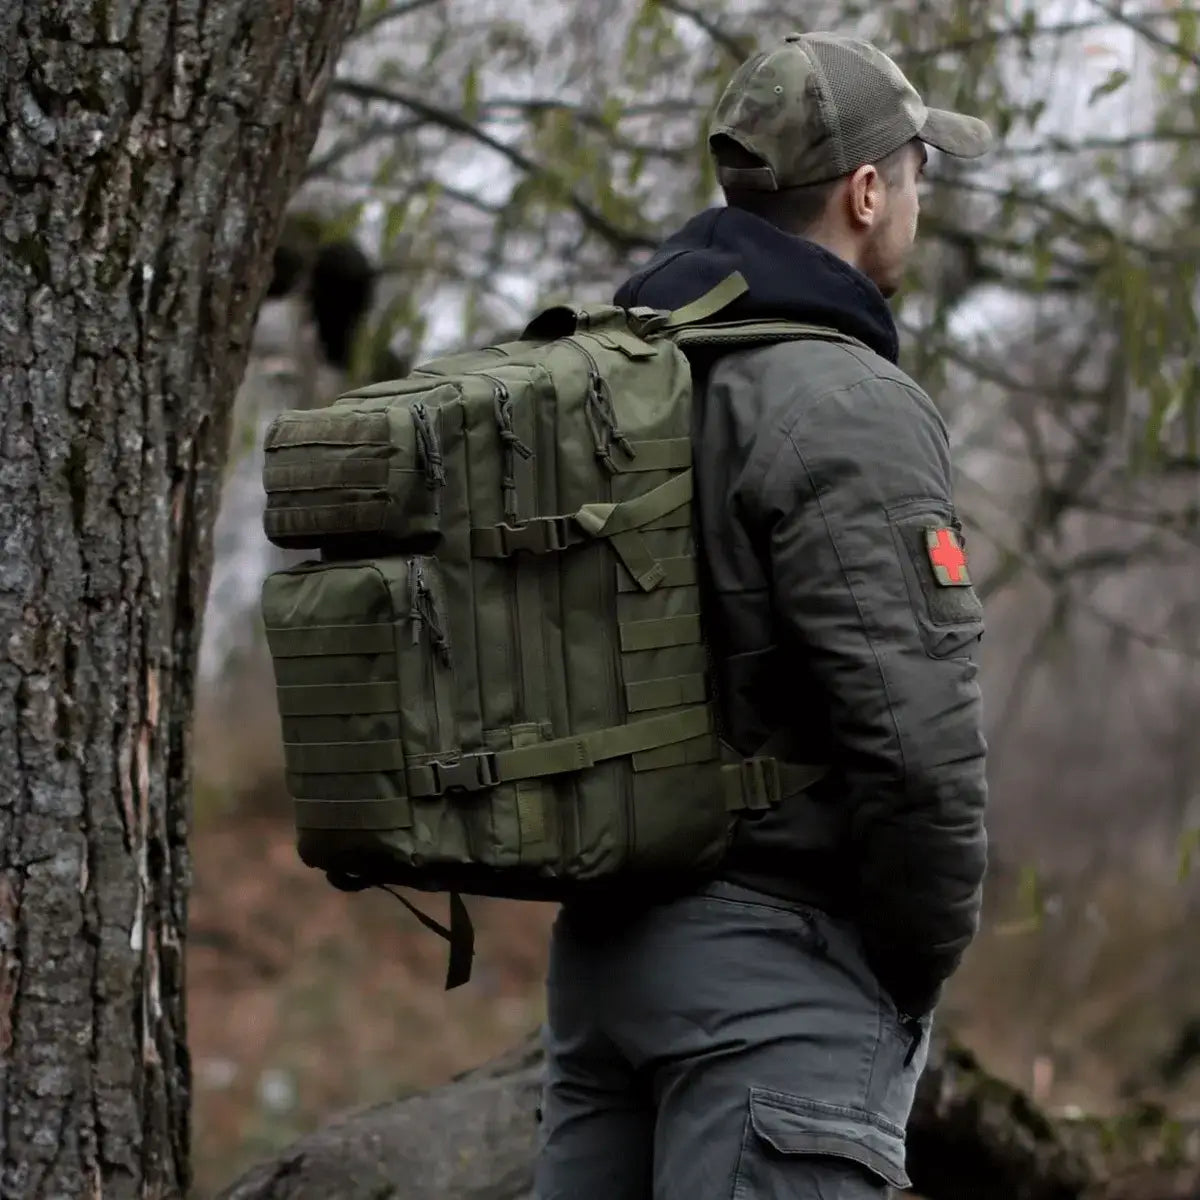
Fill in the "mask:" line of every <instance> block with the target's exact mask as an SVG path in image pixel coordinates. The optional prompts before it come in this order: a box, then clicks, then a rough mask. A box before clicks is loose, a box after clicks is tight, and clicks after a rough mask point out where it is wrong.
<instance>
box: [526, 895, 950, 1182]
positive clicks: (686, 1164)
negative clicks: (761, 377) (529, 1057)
mask: <svg viewBox="0 0 1200 1200" xmlns="http://www.w3.org/2000/svg"><path fill="white" fill-rule="evenodd" d="M928 1033H929V1022H928V1021H924V1022H922V1024H921V1027H920V1028H918V1029H910V1028H907V1027H906V1026H905V1025H904V1024H903V1022H902V1020H901V1018H900V1015H899V1014H898V1013H897V1011H896V1009H895V1006H894V1005H893V1004H892V1002H891V1000H890V999H889V998H888V997H887V995H886V994H885V993H884V992H883V991H882V989H881V988H880V987H879V984H878V983H877V981H876V979H875V976H874V974H873V973H872V972H871V969H870V968H869V967H868V966H867V963H866V962H865V960H864V958H863V955H862V951H861V949H860V945H859V940H858V937H857V934H856V933H855V931H854V929H853V927H852V926H851V925H849V924H847V923H845V922H842V921H836V920H833V919H831V918H830V917H828V916H826V915H825V914H823V913H820V912H817V911H815V910H813V909H809V908H805V907H803V906H801V905H796V904H791V903H789V902H787V901H782V900H776V899H774V898H772V897H768V896H765V895H762V894H760V893H758V892H752V891H748V890H746V889H744V888H740V887H736V886H734V885H732V884H725V883H714V884H710V885H708V886H707V887H705V888H704V889H703V890H702V891H700V892H699V893H697V894H695V895H690V896H687V897H685V898H682V899H679V900H674V901H672V902H670V903H667V904H662V905H658V906H656V907H653V908H651V909H650V910H649V911H647V912H645V913H644V914H642V915H640V916H638V917H637V918H636V919H634V920H632V921H630V922H627V923H625V924H623V925H621V924H618V925H617V926H615V927H614V928H613V929H612V930H611V931H609V932H608V933H598V932H596V931H585V930H583V929H581V928H578V927H576V928H573V922H572V918H571V914H570V913H569V912H567V911H564V912H562V913H560V914H559V917H558V920H557V922H556V925H555V929H554V936H553V940H552V944H551V953H550V974H549V1010H548V1014H547V1023H546V1028H545V1033H544V1038H545V1044H546V1052H547V1059H548V1065H547V1077H546V1084H545V1090H544V1094H543V1099H542V1124H541V1130H540V1146H539V1158H538V1165H537V1173H536V1188H535V1196H536V1200H785V1198H786V1200H882V1198H883V1197H886V1196H887V1195H888V1194H889V1185H890V1186H891V1187H896V1188H906V1187H908V1186H909V1180H908V1176H907V1174H906V1173H905V1167H904V1128H905V1126H906V1124H907V1122H908V1116H909V1110H910V1108H911V1106H912V1101H913V1092H914V1089H915V1087H916V1082H917V1078H918V1076H919V1075H920V1073H921V1071H922V1070H923V1069H924V1065H925V1058H926V1054H927V1052H928V1043H929V1037H928Z"/></svg>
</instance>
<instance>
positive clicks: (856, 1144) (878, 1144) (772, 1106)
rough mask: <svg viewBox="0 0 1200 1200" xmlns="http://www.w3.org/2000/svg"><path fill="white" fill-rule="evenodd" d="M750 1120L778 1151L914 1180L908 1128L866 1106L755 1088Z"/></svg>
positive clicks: (903, 1181)
mask: <svg viewBox="0 0 1200 1200" xmlns="http://www.w3.org/2000/svg"><path fill="white" fill-rule="evenodd" d="M750 1123H751V1125H752V1126H753V1128H754V1132H755V1133H756V1134H757V1135H758V1137H759V1138H760V1139H761V1140H762V1141H764V1142H766V1143H767V1145H769V1146H771V1147H772V1149H774V1150H775V1151H777V1152H778V1153H779V1154H813V1155H820V1154H826V1155H831V1156H832V1157H834V1158H848V1159H850V1160H851V1161H853V1162H856V1163H860V1164H861V1165H862V1166H864V1167H866V1168H867V1169H868V1170H869V1171H873V1172H874V1173H875V1174H876V1175H878V1176H879V1177H880V1178H882V1179H884V1180H886V1181H887V1183H889V1184H890V1185H891V1186H892V1187H894V1188H900V1189H904V1188H908V1187H911V1186H912V1181H911V1180H910V1179H909V1178H908V1174H907V1172H906V1171H905V1167H904V1131H903V1130H902V1129H899V1128H898V1127H897V1126H895V1125H893V1124H892V1123H891V1122H890V1121H885V1120H884V1119H883V1118H882V1117H878V1116H875V1115H874V1114H873V1113H869V1112H866V1111H865V1110H863V1109H859V1108H848V1107H844V1106H842V1105H837V1104H824V1103H822V1102H820V1101H817V1100H803V1099H801V1098H800V1097H798V1096H788V1095H784V1094H783V1093H782V1092H771V1091H767V1090H766V1089H765V1088H751V1089H750Z"/></svg>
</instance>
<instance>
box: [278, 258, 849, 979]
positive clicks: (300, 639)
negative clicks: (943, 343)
mask: <svg viewBox="0 0 1200 1200" xmlns="http://www.w3.org/2000/svg"><path fill="white" fill-rule="evenodd" d="M744 291H745V283H744V281H743V280H742V278H741V276H739V275H735V276H732V277H730V278H729V279H727V280H725V281H724V283H722V284H721V285H720V286H719V287H717V288H716V289H714V291H713V292H711V293H709V294H708V295H707V296H705V297H702V298H701V299H700V300H698V301H696V302H695V303H694V304H692V305H688V306H687V307H686V308H684V309H681V310H679V311H677V312H675V313H670V314H668V313H662V312H657V311H654V310H649V309H634V310H625V309H621V308H616V307H612V306H597V307H591V308H583V309H580V310H573V309H567V308H555V309H549V310H547V311H545V312H543V313H542V314H541V315H540V316H539V317H538V318H536V319H535V320H534V321H533V322H532V324H531V325H530V326H529V327H528V328H527V329H526V330H525V332H524V334H523V335H522V338H521V340H519V341H517V342H514V343H509V344H506V345H501V346H492V347H489V348H487V349H484V350H480V351H477V352H473V353H468V354H463V355H457V356H454V357H449V358H443V359H439V360H435V361H433V362H430V363H427V364H425V365H423V366H421V367H418V368H417V369H416V370H414V371H413V372H412V373H411V375H410V376H409V377H407V378H405V379H402V380H399V381H395V382H388V383H381V384H376V385H373V386H371V387H366V388H362V389H359V390H357V391H353V392H349V393H347V394H345V395H343V396H341V397H340V398H339V399H338V400H337V401H336V402H335V403H333V404H332V405H330V406H329V407H326V408H323V409H317V410H304V411H288V412H284V413H282V414H280V415H279V416H278V417H277V418H276V419H275V420H274V422H273V423H272V424H271V426H270V427H269V429H268V432H267V434H266V438H265V457H266V461H265V467H264V471H263V476H264V485H265V488H266V492H267V505H266V511H265V515H264V525H265V530H266V534H267V537H268V538H269V539H270V540H271V541H272V542H273V543H274V544H275V545H277V546H281V547H286V548H293V549H295V548H304V549H308V550H315V551H318V552H319V558H315V559H312V560H309V561H305V562H303V563H301V564H300V565H298V566H295V567H291V568H288V569H284V570H279V571H275V572H274V573H273V574H271V575H270V576H269V577H268V578H267V579H266V581H265V583H264V585H263V592H262V612H263V618H264V623H265V626H266V637H267V643H268V646H269V649H270V653H271V658H272V662H273V664H274V670H275V679H276V684H277V695H278V702H279V713H280V717H281V722H282V732H283V743H284V753H285V762H286V770H287V786H288V790H289V792H290V793H291V795H292V797H293V799H294V802H295V819H296V826H297V830H298V850H299V854H300V857H301V858H302V860H303V861H304V862H305V863H306V864H308V865H309V866H312V867H315V868H318V869H320V870H323V871H325V872H326V873H327V875H328V877H329V879H330V881H331V882H332V883H334V884H335V886H338V887H342V888H346V889H350V890H356V889H358V888H361V887H372V886H385V887H388V886H389V885H402V886H407V887H412V888H417V889H421V890H425V891H430V892H439V891H441V892H448V893H450V899H451V908H450V913H451V927H450V929H449V930H447V929H445V928H444V927H443V926H441V925H440V924H439V923H437V922H435V921H433V920H432V919H431V918H429V917H427V916H426V915H425V914H423V913H420V912H418V911H417V910H416V909H413V911H414V912H416V913H417V916H418V917H419V918H420V919H422V921H423V922H424V923H425V924H426V925H428V926H429V927H430V928H434V929H436V930H437V931H438V932H439V933H441V934H442V935H443V936H445V937H447V938H448V940H450V943H451V962H450V971H449V976H448V979H447V986H448V987H451V986H454V985H455V984H457V983H460V982H463V981H464V980H465V979H466V978H467V977H468V975H469V972H470V962H471V956H472V952H473V933H472V930H471V925H470V921H469V918H468V916H467V913H466V909H465V907H464V906H463V903H462V900H461V895H462V894H464V893H465V894H473V895H489V896H500V897H509V898H517V899H522V898H524V899H537V900H553V901H561V900H567V899H570V898H573V897H576V896H579V895H582V894H586V893H587V892H588V891H589V890H591V891H595V890H596V889H599V888H604V887H611V886H613V885H614V884H615V885H617V886H620V887H622V888H624V887H626V886H628V885H630V884H635V885H636V882H637V881H638V880H639V879H642V880H651V881H657V882H659V883H661V882H663V881H666V880H669V879H671V878H673V877H679V878H684V877H688V876H693V875H699V874H701V873H703V872H706V871H711V870H712V869H713V868H714V867H715V866H716V865H717V864H718V863H719V861H720V859H721V857H722V855H723V853H724V851H725V848H726V845H727V843H728V840H729V836H730V832H731V828H732V824H731V823H732V820H733V818H734V817H735V816H736V814H737V813H739V812H742V811H744V810H748V809H750V810H752V809H761V808H764V807H767V806H770V805H773V804H775V803H777V802H778V800H779V797H780V795H781V791H788V790H796V789H798V788H799V787H802V786H804V785H805V784H806V783H808V782H811V781H812V780H813V779H815V778H816V777H817V775H818V774H819V773H820V772H819V771H818V770H816V769H814V768H807V767H799V766H789V765H785V764H781V763H779V762H777V761H776V760H775V759H773V758H771V757H766V756H763V757H756V758H749V759H742V758H740V757H734V756H732V755H731V753H730V752H729V751H728V750H727V749H725V748H724V747H723V746H722V744H721V743H720V742H719V740H718V738H717V736H716V731H715V728H714V708H713V704H712V699H713V698H712V694H711V690H710V679H709V672H708V670H707V662H706V652H705V646H704V642H703V639H702V631H701V621H700V592H699V588H698V583H697V563H696V557H695V539H694V537H693V531H692V510H691V497H692V473H691V446H690V437H689V434H690V427H691V408H692V370H691V363H690V361H689V358H688V357H687V356H686V355H685V353H684V348H685V347H686V348H688V349H693V348H694V347H697V346H708V347H721V348H724V347H729V348H732V347H736V346H739V345H751V344H759V343H767V342H772V341H780V340H788V339H794V338H808V337H817V338H822V339H830V340H851V339H846V338H843V337H842V336H841V335H839V334H836V333H834V332H833V331H832V330H827V329H818V328H815V327H808V326H801V325H793V324H786V323H783V322H741V323H731V324H724V325H714V324H711V323H708V324H700V323H701V322H711V318H712V317H713V316H714V315H716V314H717V313H719V312H720V310H721V309H722V308H723V307H725V306H726V305H727V304H729V303H730V302H731V301H732V300H733V299H735V298H736V297H737V296H738V295H740V294H742V292H744ZM785 776H788V778H784V777H785ZM405 903H408V902H407V901H405ZM409 907H410V908H411V907H412V906H411V905H409Z"/></svg>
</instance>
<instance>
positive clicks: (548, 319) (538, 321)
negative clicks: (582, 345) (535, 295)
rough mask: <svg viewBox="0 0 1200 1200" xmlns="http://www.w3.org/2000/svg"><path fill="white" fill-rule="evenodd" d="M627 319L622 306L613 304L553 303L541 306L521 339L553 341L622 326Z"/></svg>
mask: <svg viewBox="0 0 1200 1200" xmlns="http://www.w3.org/2000/svg"><path fill="white" fill-rule="evenodd" d="M626 323H627V317H626V314H625V309H623V308H618V307H617V306H616V305H615V304H589V305H585V306H584V307H582V308H571V307H570V306H569V305H566V304H556V305H554V306H553V307H552V308H545V309H543V310H542V311H541V312H540V313H538V315H537V316H536V317H534V318H533V320H532V321H530V322H529V324H528V325H526V326H525V329H524V331H523V332H522V334H521V339H520V340H521V341H523V342H555V341H557V340H558V339H559V338H566V337H571V336H572V335H573V334H576V333H582V332H583V331H585V330H589V329H604V328H607V327H610V326H612V327H620V328H624V327H625V325H626Z"/></svg>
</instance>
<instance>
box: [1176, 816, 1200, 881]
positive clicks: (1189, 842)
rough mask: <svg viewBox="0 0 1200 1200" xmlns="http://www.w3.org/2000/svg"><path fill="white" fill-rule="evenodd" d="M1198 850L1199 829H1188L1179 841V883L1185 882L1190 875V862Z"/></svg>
mask: <svg viewBox="0 0 1200 1200" xmlns="http://www.w3.org/2000/svg"><path fill="white" fill-rule="evenodd" d="M1198 850H1200V829H1189V830H1187V831H1186V832H1185V833H1184V835H1183V836H1182V837H1181V838H1180V839H1179V882H1180V883H1184V882H1186V880H1187V878H1188V876H1189V875H1191V873H1192V860H1193V859H1194V858H1195V857H1196V852H1197V851H1198Z"/></svg>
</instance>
